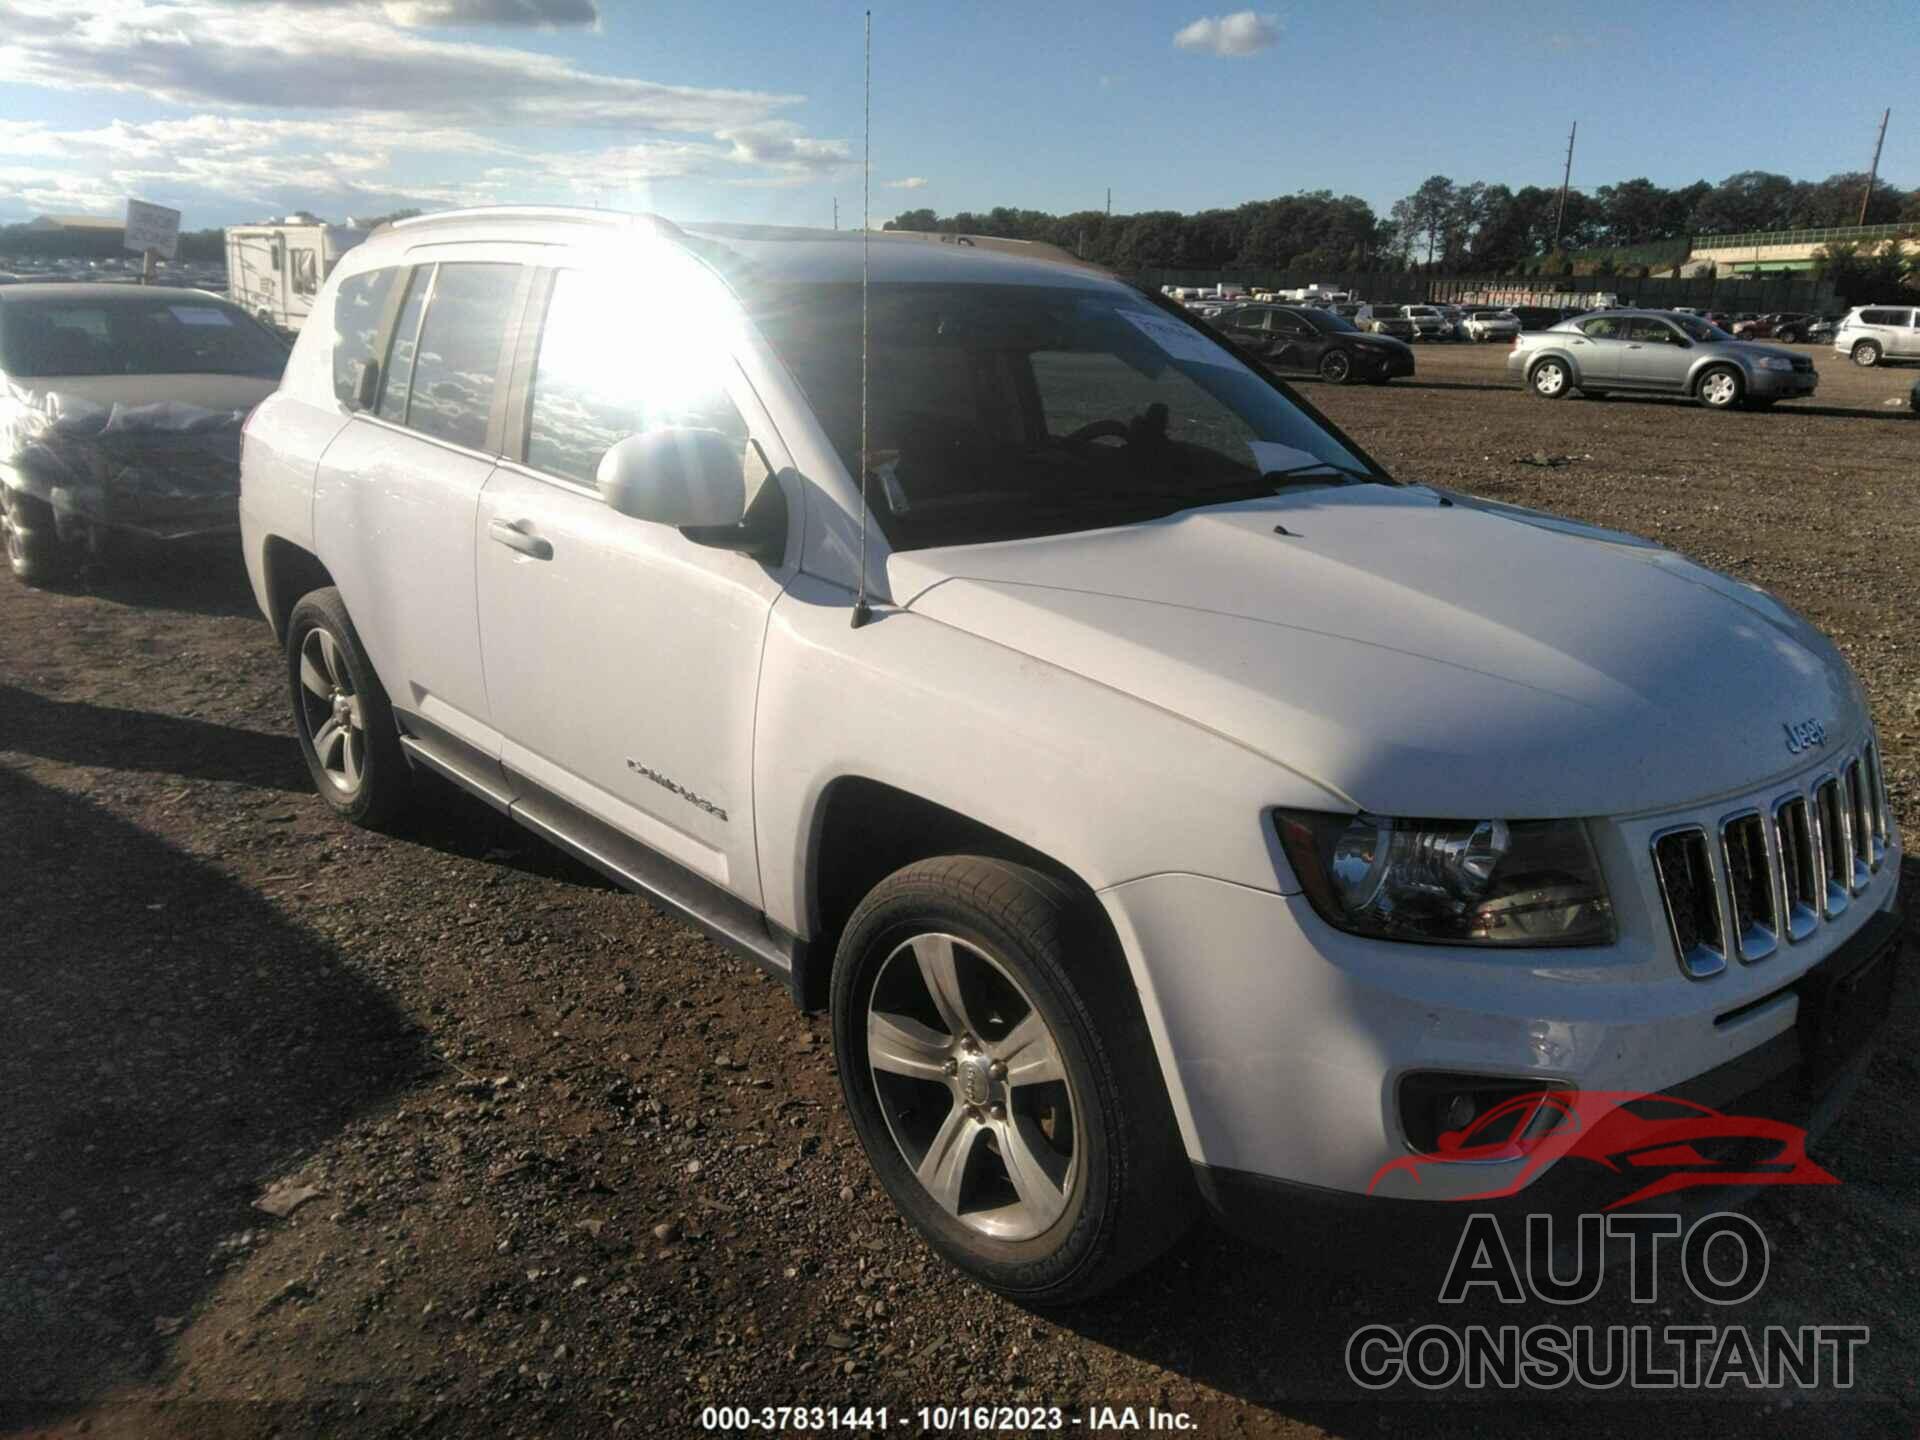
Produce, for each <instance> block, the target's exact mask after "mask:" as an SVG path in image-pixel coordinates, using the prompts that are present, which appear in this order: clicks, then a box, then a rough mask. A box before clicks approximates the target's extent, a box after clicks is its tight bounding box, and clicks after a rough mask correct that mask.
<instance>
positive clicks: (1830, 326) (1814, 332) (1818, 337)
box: [1802, 315, 1846, 345]
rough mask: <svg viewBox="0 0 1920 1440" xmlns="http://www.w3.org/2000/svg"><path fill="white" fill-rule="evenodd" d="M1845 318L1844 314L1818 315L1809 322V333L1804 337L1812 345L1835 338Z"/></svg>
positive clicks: (1824, 342) (1822, 343) (1821, 343)
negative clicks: (1835, 333)
mask: <svg viewBox="0 0 1920 1440" xmlns="http://www.w3.org/2000/svg"><path fill="white" fill-rule="evenodd" d="M1845 318H1846V316H1844V315H1820V316H1816V317H1815V318H1814V319H1812V320H1809V321H1808V322H1807V333H1806V335H1805V336H1804V337H1802V338H1804V339H1805V340H1806V341H1807V343H1808V344H1810V345H1824V344H1826V343H1827V342H1828V341H1829V340H1831V339H1833V336H1834V332H1835V331H1837V330H1838V329H1839V328H1840V322H1841V321H1842V320H1844V319H1845Z"/></svg>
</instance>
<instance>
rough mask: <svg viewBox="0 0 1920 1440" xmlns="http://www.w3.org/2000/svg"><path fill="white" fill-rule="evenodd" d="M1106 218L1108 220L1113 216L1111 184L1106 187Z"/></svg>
mask: <svg viewBox="0 0 1920 1440" xmlns="http://www.w3.org/2000/svg"><path fill="white" fill-rule="evenodd" d="M1107 218H1108V219H1109V220H1111V219H1112V218H1113V187H1112V186H1111V185H1109V186H1108V187H1107Z"/></svg>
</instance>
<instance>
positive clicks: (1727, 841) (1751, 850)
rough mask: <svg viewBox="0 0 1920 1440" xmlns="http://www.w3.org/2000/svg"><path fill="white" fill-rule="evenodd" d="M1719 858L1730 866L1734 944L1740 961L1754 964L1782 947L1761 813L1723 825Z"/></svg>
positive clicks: (1733, 818) (1750, 813)
mask: <svg viewBox="0 0 1920 1440" xmlns="http://www.w3.org/2000/svg"><path fill="white" fill-rule="evenodd" d="M1720 855H1721V859H1722V861H1724V862H1725V864H1726V867H1727V895H1728V897H1729V898H1730V899H1731V900H1732V902H1733V906H1732V914H1731V917H1730V918H1731V919H1732V920H1733V943H1734V945H1735V946H1736V947H1738V949H1739V952H1740V958H1741V959H1742V960H1744V961H1746V962H1747V963H1748V964H1749V965H1751V964H1752V963H1753V962H1754V961H1756V960H1764V959H1766V958H1767V956H1769V955H1771V954H1772V953H1773V952H1774V951H1775V950H1776V949H1778V948H1779V945H1780V920H1779V914H1778V908H1777V904H1776V900H1775V896H1774V893H1773V889H1774V877H1773V859H1772V857H1771V856H1770V855H1768V854H1767V826H1766V822H1765V821H1763V820H1762V819H1761V818H1760V812H1759V811H1758V810H1747V811H1744V812H1742V813H1741V814H1738V815H1730V816H1728V817H1727V818H1726V819H1725V820H1722V821H1721V822H1720Z"/></svg>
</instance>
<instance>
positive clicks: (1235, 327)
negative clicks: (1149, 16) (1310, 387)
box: [1213, 305, 1413, 385]
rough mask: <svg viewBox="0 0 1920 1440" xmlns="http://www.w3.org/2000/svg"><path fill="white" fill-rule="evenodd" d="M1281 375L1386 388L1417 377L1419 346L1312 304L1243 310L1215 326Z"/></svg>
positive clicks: (1221, 319) (1340, 383)
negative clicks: (1403, 377)
mask: <svg viewBox="0 0 1920 1440" xmlns="http://www.w3.org/2000/svg"><path fill="white" fill-rule="evenodd" d="M1213 323H1214V324H1215V325H1218V326H1219V327H1220V328H1221V329H1223V330H1225V331H1226V332H1227V333H1228V334H1229V335H1231V336H1232V337H1233V338H1234V340H1235V341H1236V342H1238V343H1239V344H1240V345H1241V346H1243V347H1244V348H1245V349H1247V350H1249V351H1251V352H1252V353H1253V354H1255V355H1258V356H1259V357H1260V358H1261V359H1262V360H1264V361H1266V362H1267V364H1268V365H1270V366H1271V367H1272V368H1274V369H1275V370H1290V371H1293V372H1294V373H1296V374H1301V375H1318V376H1319V377H1320V378H1321V379H1323V380H1330V381H1332V382H1333V383H1334V384H1336V385H1344V384H1346V383H1348V382H1349V381H1353V380H1365V381H1368V382H1370V383H1372V384H1375V385H1384V384H1385V383H1386V382H1387V381H1389V380H1391V379H1393V378H1394V377H1395V376H1396V375H1411V374H1413V347H1412V346H1410V345H1408V344H1407V343H1406V342H1405V341H1403V340H1395V339H1393V338H1392V337H1391V336H1387V335H1368V334H1365V333H1363V332H1362V331H1361V329H1360V328H1359V326H1357V325H1355V324H1354V323H1353V322H1352V321H1351V320H1348V319H1347V318H1345V317H1344V316H1341V315H1336V314H1334V313H1333V312H1332V311H1331V310H1327V309H1324V308H1322V307H1320V306H1311V305H1242V306H1241V307H1240V308H1239V309H1237V310H1229V311H1228V312H1227V313H1226V314H1224V315H1222V316H1221V317H1220V318H1219V319H1217V320H1215V321H1214V322H1213Z"/></svg>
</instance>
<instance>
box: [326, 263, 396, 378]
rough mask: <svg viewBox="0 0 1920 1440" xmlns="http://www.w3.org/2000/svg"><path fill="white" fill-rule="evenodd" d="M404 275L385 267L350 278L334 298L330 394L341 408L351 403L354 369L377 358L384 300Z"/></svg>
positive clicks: (385, 307) (385, 300) (383, 313)
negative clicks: (376, 349)
mask: <svg viewBox="0 0 1920 1440" xmlns="http://www.w3.org/2000/svg"><path fill="white" fill-rule="evenodd" d="M402 273H403V272H402V271H400V270H398V269H396V268H393V267H391V266H390V267H388V268H386V269H383V270H368V271H366V272H365V273H364V274H360V275H352V276H349V277H348V278H347V279H345V280H342V281H341V282H340V288H339V289H338V290H336V291H335V292H334V295H333V393H334V394H335V395H336V396H337V397H339V400H340V403H341V404H342V405H350V404H352V403H353V367H354V365H355V364H356V363H357V362H361V361H370V360H375V359H378V358H379V357H378V356H377V355H376V354H375V353H374V347H375V346H376V345H378V344H379V341H380V321H381V318H382V317H383V316H385V314H386V313H387V297H388V296H389V295H390V294H392V293H393V283H394V280H395V278H396V277H397V276H399V275H400V274H402Z"/></svg>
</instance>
